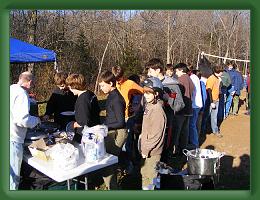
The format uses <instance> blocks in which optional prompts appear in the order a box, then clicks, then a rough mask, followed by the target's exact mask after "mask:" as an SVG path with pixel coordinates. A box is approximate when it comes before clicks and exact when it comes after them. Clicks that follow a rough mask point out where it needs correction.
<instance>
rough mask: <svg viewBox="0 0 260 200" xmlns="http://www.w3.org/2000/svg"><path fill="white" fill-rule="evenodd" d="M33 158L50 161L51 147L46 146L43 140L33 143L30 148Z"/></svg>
mask: <svg viewBox="0 0 260 200" xmlns="http://www.w3.org/2000/svg"><path fill="white" fill-rule="evenodd" d="M28 148H29V150H30V152H31V154H32V156H33V157H35V158H38V159H41V160H44V161H47V160H49V159H50V156H49V153H48V150H49V147H48V146H46V144H45V142H44V140H43V139H42V138H41V139H39V140H36V141H33V143H32V144H31V145H29V146H28Z"/></svg>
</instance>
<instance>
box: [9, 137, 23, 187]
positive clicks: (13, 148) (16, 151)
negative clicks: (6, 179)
mask: <svg viewBox="0 0 260 200" xmlns="http://www.w3.org/2000/svg"><path fill="white" fill-rule="evenodd" d="M22 160H23V144H22V143H17V142H13V141H11V142H10V190H17V189H18V186H19V182H20V171H21V165H22Z"/></svg>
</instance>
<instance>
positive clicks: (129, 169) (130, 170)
mask: <svg viewBox="0 0 260 200" xmlns="http://www.w3.org/2000/svg"><path fill="white" fill-rule="evenodd" d="M124 172H125V173H126V174H129V175H130V174H133V173H134V164H133V162H132V161H129V163H128V166H127V167H126V169H125V170H124Z"/></svg>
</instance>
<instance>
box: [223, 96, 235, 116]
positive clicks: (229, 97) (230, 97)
mask: <svg viewBox="0 0 260 200" xmlns="http://www.w3.org/2000/svg"><path fill="white" fill-rule="evenodd" d="M232 100H233V96H232V95H231V94H230V93H228V94H227V99H226V105H225V108H226V109H225V114H224V118H226V117H227V116H228V114H229V110H230V108H231V104H232Z"/></svg>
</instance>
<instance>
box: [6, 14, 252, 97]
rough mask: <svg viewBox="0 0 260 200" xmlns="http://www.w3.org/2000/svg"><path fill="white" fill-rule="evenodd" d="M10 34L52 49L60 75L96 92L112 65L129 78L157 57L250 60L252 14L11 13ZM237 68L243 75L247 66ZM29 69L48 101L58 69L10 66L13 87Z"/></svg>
mask: <svg viewBox="0 0 260 200" xmlns="http://www.w3.org/2000/svg"><path fill="white" fill-rule="evenodd" d="M10 35H11V37H14V38H17V39H20V40H23V41H26V42H29V43H32V44H35V45H38V46H40V47H43V48H47V49H51V50H54V51H55V52H56V53H57V62H58V68H59V70H64V71H66V72H68V73H82V74H84V75H85V77H86V79H87V81H88V83H89V86H90V89H91V90H93V91H94V90H95V91H96V92H97V89H98V88H97V87H95V84H96V80H97V76H98V74H99V73H100V72H101V71H103V70H104V69H111V67H112V66H114V65H120V66H122V67H123V68H124V69H125V73H126V76H129V75H131V74H139V73H141V72H142V71H143V66H144V64H145V63H146V62H147V61H148V60H149V59H151V58H155V57H156V58H160V59H162V60H163V61H164V64H166V63H172V64H177V63H179V62H185V63H191V64H192V65H194V66H196V64H197V57H198V53H199V52H202V51H204V52H205V53H208V54H213V55H218V56H224V57H230V58H239V59H245V60H250V11H248V10H13V11H11V12H10ZM209 60H210V61H211V62H218V63H219V62H223V61H222V60H220V59H214V58H209ZM237 64H238V66H239V68H240V70H242V69H243V65H244V63H243V62H238V63H237ZM28 67H29V68H30V69H31V70H33V73H34V74H35V75H36V78H37V83H36V87H35V88H34V93H35V94H36V99H37V100H38V101H43V100H46V99H48V98H49V96H50V94H51V92H52V89H53V87H54V85H53V75H54V73H55V70H54V64H53V63H41V64H30V65H29V66H28V65H25V64H19V65H18V64H12V65H11V66H10V80H11V83H14V82H17V80H18V76H19V74H20V72H22V71H25V70H27V69H28Z"/></svg>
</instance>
